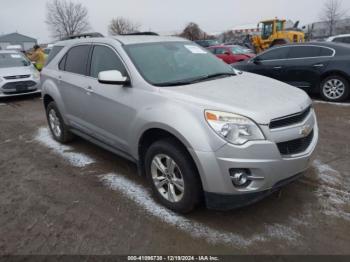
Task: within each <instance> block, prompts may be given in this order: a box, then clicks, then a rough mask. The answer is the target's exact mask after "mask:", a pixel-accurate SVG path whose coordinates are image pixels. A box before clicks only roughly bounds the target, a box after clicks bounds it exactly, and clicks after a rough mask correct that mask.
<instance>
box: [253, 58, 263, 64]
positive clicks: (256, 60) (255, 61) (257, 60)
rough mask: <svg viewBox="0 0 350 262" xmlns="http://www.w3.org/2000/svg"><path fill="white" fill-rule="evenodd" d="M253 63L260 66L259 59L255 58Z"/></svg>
mask: <svg viewBox="0 0 350 262" xmlns="http://www.w3.org/2000/svg"><path fill="white" fill-rule="evenodd" d="M252 61H253V63H254V64H256V65H260V64H261V59H260V58H259V57H258V56H257V57H254V58H253V59H252Z"/></svg>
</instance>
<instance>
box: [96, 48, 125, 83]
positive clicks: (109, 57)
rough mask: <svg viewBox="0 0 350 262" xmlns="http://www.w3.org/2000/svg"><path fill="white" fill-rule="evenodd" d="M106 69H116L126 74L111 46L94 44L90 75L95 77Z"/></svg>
mask: <svg viewBox="0 0 350 262" xmlns="http://www.w3.org/2000/svg"><path fill="white" fill-rule="evenodd" d="M108 70H118V71H120V72H121V73H122V75H124V76H126V70H125V67H124V65H123V63H122V61H121V60H120V59H119V57H118V56H117V54H116V53H115V52H114V51H113V50H112V49H111V48H109V47H106V46H95V47H94V50H93V53H92V57H91V68H90V76H91V77H94V78H97V77H98V74H99V73H100V72H102V71H108Z"/></svg>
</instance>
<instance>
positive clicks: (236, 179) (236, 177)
mask: <svg viewBox="0 0 350 262" xmlns="http://www.w3.org/2000/svg"><path fill="white" fill-rule="evenodd" d="M249 175H250V172H249V170H247V169H230V176H231V180H232V183H233V185H234V186H236V187H244V186H248V185H249V184H250V182H251V181H250V180H249Z"/></svg>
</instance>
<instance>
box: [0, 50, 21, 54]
mask: <svg viewBox="0 0 350 262" xmlns="http://www.w3.org/2000/svg"><path fill="white" fill-rule="evenodd" d="M18 53H19V52H17V51H16V50H0V54H18Z"/></svg>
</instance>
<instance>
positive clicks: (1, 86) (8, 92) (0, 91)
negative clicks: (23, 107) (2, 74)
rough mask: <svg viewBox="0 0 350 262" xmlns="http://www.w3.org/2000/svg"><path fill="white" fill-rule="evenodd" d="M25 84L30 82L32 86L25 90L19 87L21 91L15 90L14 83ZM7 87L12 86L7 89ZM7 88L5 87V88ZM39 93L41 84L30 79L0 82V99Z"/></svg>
mask: <svg viewBox="0 0 350 262" xmlns="http://www.w3.org/2000/svg"><path fill="white" fill-rule="evenodd" d="M22 82H23V83H25V82H31V83H33V85H30V86H27V87H26V86H25V88H23V87H21V89H19V88H16V86H15V85H14V84H15V83H22ZM9 85H12V86H10V87H8V86H9ZM6 86H7V87H6ZM36 93H41V84H40V80H38V79H34V78H32V77H30V78H26V79H23V80H9V81H4V80H3V81H2V82H0V97H13V96H23V95H30V94H36Z"/></svg>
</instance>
